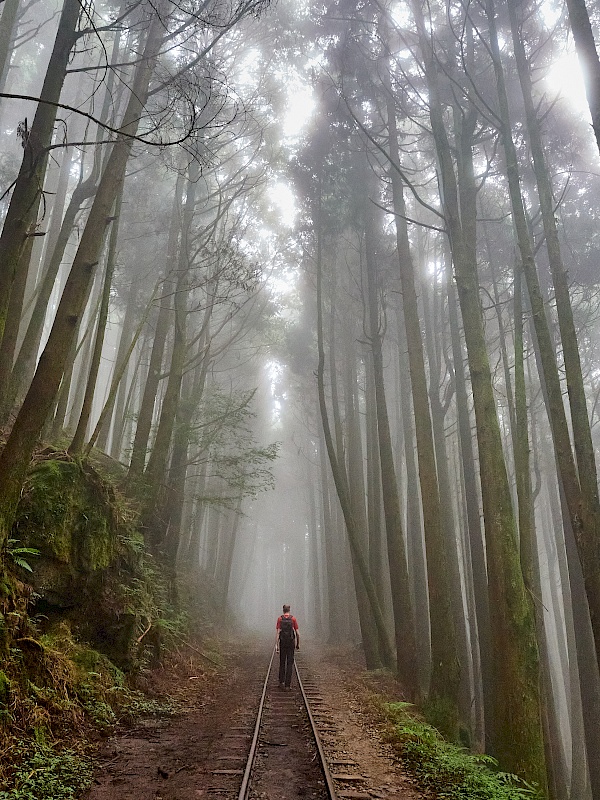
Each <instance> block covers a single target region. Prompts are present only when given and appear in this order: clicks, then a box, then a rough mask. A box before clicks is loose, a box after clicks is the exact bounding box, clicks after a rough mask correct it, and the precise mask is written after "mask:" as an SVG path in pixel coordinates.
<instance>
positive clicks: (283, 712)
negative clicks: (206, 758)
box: [208, 651, 338, 800]
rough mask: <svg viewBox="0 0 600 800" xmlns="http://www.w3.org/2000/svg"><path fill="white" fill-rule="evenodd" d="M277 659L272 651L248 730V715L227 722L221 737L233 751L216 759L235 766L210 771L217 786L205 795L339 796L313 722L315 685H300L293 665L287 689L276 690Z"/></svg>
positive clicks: (243, 798)
mask: <svg viewBox="0 0 600 800" xmlns="http://www.w3.org/2000/svg"><path fill="white" fill-rule="evenodd" d="M277 662H278V659H276V658H275V651H273V654H272V655H271V659H270V661H269V666H268V668H267V674H266V677H265V679H264V683H263V684H262V693H261V695H260V701H259V703H258V711H256V705H254V711H255V713H256V717H255V720H254V723H253V728H252V725H251V724H248V722H249V721H248V719H247V718H246V725H237V724H236V725H234V724H233V722H234V721H232V727H230V729H229V731H228V733H227V734H226V735H225V737H224V738H223V740H222V743H223V745H225V746H227V745H229V747H231V748H233V750H232V751H230V752H232V753H233V754H232V755H225V754H222V755H220V756H218V758H219V760H226V759H231V760H232V761H233V760H237V764H236V766H237V767H238V768H237V769H228V768H226V767H224V768H221V769H219V768H215V769H213V770H212V775H213V778H214V779H217V780H216V782H217V783H219V784H220V785H219V786H216V785H214V786H212V787H210V788H209V790H208V797H210V798H213V797H214V798H215V800H216V798H221V799H222V800H225V798H226V799H227V800H230V799H231V800H233V798H237V799H238V800H295V799H296V798H298V800H299V799H300V798H302V800H338V796H337V795H336V792H335V787H334V782H333V779H332V776H331V774H330V771H329V767H328V765H327V760H326V757H325V751H324V749H323V745H322V743H321V739H320V737H319V732H318V729H317V722H316V721H315V716H318V710H313V709H311V701H312V702H313V704H314V705H315V706H318V704H319V702H320V700H321V698H320V696H319V694H318V687H316V686H315V685H314V684H312V683H310V682H309V680H308V679H307V681H306V684H303V682H302V679H301V677H300V673H299V671H298V665H297V664H296V665H295V668H294V671H295V677H294V680H293V681H292V688H291V689H290V690H285V689H281V688H280V687H279V684H278V674H277V673H278V663H277ZM250 730H252V732H251V733H250ZM248 743H249V751H248V749H247V748H248ZM242 747H244V750H245V752H246V753H247V760H246V764H245V767H244V768H243V769H241V768H239V762H240V760H241V759H240V756H241V752H240V750H241V749H242ZM232 766H233V765H232ZM240 776H241V785H240V783H239V780H240ZM235 784H237V787H236V786H235ZM238 787H239V788H238Z"/></svg>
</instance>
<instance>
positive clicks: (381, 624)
mask: <svg viewBox="0 0 600 800" xmlns="http://www.w3.org/2000/svg"><path fill="white" fill-rule="evenodd" d="M320 205H321V180H320V179H319V209H318V213H317V221H316V229H317V231H316V238H317V348H318V358H319V360H318V366H317V390H318V397H319V411H320V414H321V426H322V430H323V438H324V440H325V446H326V448H327V454H328V456H329V463H330V466H331V472H332V475H333V480H334V483H335V487H336V491H337V494H338V497H339V500H340V506H341V509H342V513H343V516H344V522H345V525H346V532H347V534H348V542H349V544H350V548H351V549H352V550H353V551H354V557H355V558H356V563H357V567H358V569H359V571H360V575H361V577H362V579H363V583H364V586H365V591H366V593H367V596H368V598H369V602H370V604H371V612H372V614H373V617H374V621H375V625H376V627H377V633H378V635H379V642H380V647H381V656H382V659H383V661H384V663H386V664H388V663H391V661H392V660H393V650H392V647H391V644H390V643H389V639H388V634H387V630H386V624H385V619H384V616H383V612H382V610H381V605H380V603H379V598H378V597H377V592H376V590H375V585H374V584H373V581H372V580H371V576H370V574H369V568H368V563H367V561H366V559H365V558H364V557H363V553H362V551H361V548H360V534H359V531H358V528H357V525H356V522H355V520H354V517H353V515H352V507H351V503H350V493H349V488H348V478H347V476H346V474H345V471H344V465H343V463H342V464H340V463H339V461H338V457H337V453H336V449H335V446H334V442H333V436H332V435H331V427H330V424H329V414H328V410H327V404H326V400H325V347H324V334H323V275H322V272H323V263H322V244H323V242H322V233H321V230H320V226H321V208H320ZM400 545H402V542H400ZM404 566H405V571H406V563H405V565H404ZM409 608H410V603H409ZM411 623H412V620H411ZM412 654H413V659H414V646H413V650H412ZM415 672H416V670H415ZM409 674H410V673H409ZM402 677H404V676H402ZM406 688H407V692H408V693H409V694H410V693H412V694H416V689H417V686H416V680H413V681H412V683H411V681H410V679H409V675H407V680H406Z"/></svg>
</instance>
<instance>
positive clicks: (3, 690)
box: [0, 670, 10, 710]
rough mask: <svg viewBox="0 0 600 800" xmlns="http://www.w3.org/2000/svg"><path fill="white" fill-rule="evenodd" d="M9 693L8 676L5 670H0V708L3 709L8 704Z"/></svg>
mask: <svg viewBox="0 0 600 800" xmlns="http://www.w3.org/2000/svg"><path fill="white" fill-rule="evenodd" d="M9 695H10V678H9V677H8V675H7V674H6V673H5V672H2V670H0V710H2V709H5V708H6V706H7V705H8V698H9Z"/></svg>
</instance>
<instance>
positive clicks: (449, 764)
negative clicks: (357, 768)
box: [384, 703, 541, 800]
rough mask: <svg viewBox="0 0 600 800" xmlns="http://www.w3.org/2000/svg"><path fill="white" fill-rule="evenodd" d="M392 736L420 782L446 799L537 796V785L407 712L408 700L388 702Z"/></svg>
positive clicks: (527, 798) (526, 798) (528, 798)
mask: <svg viewBox="0 0 600 800" xmlns="http://www.w3.org/2000/svg"><path fill="white" fill-rule="evenodd" d="M384 708H385V712H386V716H387V718H388V720H389V721H390V722H392V725H393V727H392V734H391V740H392V742H393V744H394V745H395V747H396V749H397V750H398V752H399V753H400V756H401V758H402V763H403V765H404V766H405V767H406V768H407V769H408V770H409V771H410V772H412V773H413V774H414V775H415V777H416V778H417V780H418V781H419V783H420V784H421V785H422V786H425V787H427V788H429V789H432V790H433V791H434V792H435V796H436V797H438V798H440V800H441V799H442V798H443V800H534V798H535V799H536V800H537V798H540V797H541V796H540V794H539V793H538V792H537V791H536V789H535V788H534V787H532V786H530V785H528V784H526V783H524V782H523V781H520V780H519V778H518V777H517V776H515V775H510V774H508V773H505V772H499V771H498V764H497V762H496V761H495V760H494V759H493V758H491V757H490V756H486V755H474V754H472V753H468V752H467V751H466V750H464V749H463V748H461V747H458V746H457V745H454V744H450V743H448V742H446V741H444V739H442V737H441V736H440V734H439V733H438V731H437V730H436V729H435V728H434V727H432V726H431V725H429V724H427V723H426V722H423V721H422V720H419V719H418V718H417V717H415V716H414V715H412V714H410V713H409V712H408V706H407V704H406V703H387V704H386V705H385V707H384Z"/></svg>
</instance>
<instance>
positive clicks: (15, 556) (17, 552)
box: [6, 539, 40, 572]
mask: <svg viewBox="0 0 600 800" xmlns="http://www.w3.org/2000/svg"><path fill="white" fill-rule="evenodd" d="M18 544H19V540H18V539H9V540H8V542H7V543H6V555H7V556H8V557H9V558H10V560H11V561H12V562H13V564H14V565H15V566H17V567H20V568H21V569H24V570H26V571H27V572H33V569H32V567H31V564H30V563H29V561H27V559H26V558H25V556H39V555H40V551H39V550H38V549H37V548H36V547H16V546H15V545H18Z"/></svg>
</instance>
